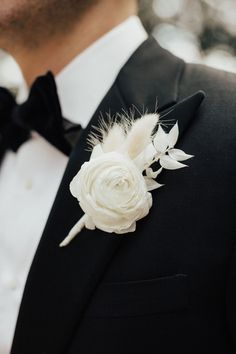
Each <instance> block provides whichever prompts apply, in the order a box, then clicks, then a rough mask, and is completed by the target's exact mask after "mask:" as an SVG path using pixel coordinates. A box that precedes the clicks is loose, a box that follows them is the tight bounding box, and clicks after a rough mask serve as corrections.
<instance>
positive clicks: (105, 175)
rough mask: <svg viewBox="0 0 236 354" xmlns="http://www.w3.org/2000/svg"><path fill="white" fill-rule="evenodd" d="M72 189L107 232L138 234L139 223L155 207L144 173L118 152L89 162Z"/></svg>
mask: <svg viewBox="0 0 236 354" xmlns="http://www.w3.org/2000/svg"><path fill="white" fill-rule="evenodd" d="M70 190H71V193H72V195H73V196H74V197H76V198H77V199H78V201H79V204H80V206H81V209H82V210H83V211H84V213H85V214H86V215H87V216H88V217H89V218H90V224H91V225H92V224H94V226H95V227H97V228H99V229H100V230H103V231H106V232H115V233H118V234H121V233H126V232H131V231H134V230H135V224H136V221H137V220H139V219H141V218H143V217H144V216H146V215H147V214H148V212H149V209H150V207H151V205H152V197H151V194H150V193H149V192H148V191H147V186H146V183H145V180H144V178H143V176H142V173H141V172H140V171H139V170H138V168H137V167H136V166H135V164H134V163H133V161H132V160H131V159H130V158H129V157H128V156H127V157H126V156H125V155H123V154H121V153H117V152H110V153H106V154H102V155H100V156H99V157H98V158H93V159H90V161H88V162H85V163H84V164H83V166H82V167H81V169H80V171H79V172H78V174H77V175H76V176H75V177H74V179H73V180H72V182H71V184H70Z"/></svg>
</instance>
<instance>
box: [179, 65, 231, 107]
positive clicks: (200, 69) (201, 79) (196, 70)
mask: <svg viewBox="0 0 236 354" xmlns="http://www.w3.org/2000/svg"><path fill="white" fill-rule="evenodd" d="M198 90H203V91H204V92H205V94H206V100H205V101H206V102H205V103H207V105H208V106H211V109H212V110H214V109H219V111H220V112H221V111H223V110H224V107H226V106H227V109H228V111H231V112H232V111H234V110H235V108H236V99H235V98H236V74H234V73H230V72H226V71H223V70H217V69H213V68H210V67H207V66H204V65H199V64H186V65H185V68H184V70H183V73H182V76H181V78H180V82H179V96H180V97H181V96H183V97H184V96H186V95H188V94H191V93H193V92H195V91H198ZM209 108H210V107H209Z"/></svg>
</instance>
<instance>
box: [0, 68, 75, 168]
mask: <svg viewBox="0 0 236 354" xmlns="http://www.w3.org/2000/svg"><path fill="white" fill-rule="evenodd" d="M0 117H1V119H0V161H1V158H2V157H3V155H4V153H5V151H6V150H9V149H10V150H13V151H15V152H16V151H17V149H18V148H19V147H20V145H21V144H22V143H24V142H25V141H26V140H27V139H29V138H30V132H31V131H32V130H34V131H36V132H38V133H39V134H40V135H41V136H43V137H44V138H45V139H46V140H47V141H48V142H50V143H51V144H52V145H54V146H55V147H56V148H58V149H59V150H60V151H62V152H63V153H64V154H66V155H69V154H70V152H71V148H72V146H73V145H74V143H75V141H76V140H77V139H78V134H79V133H80V132H81V126H80V125H79V124H77V125H76V124H72V123H70V122H69V121H67V120H66V119H64V118H63V117H62V113H61V107H60V102H59V99H58V95H57V89H56V84H55V81H54V77H53V75H52V74H51V73H50V72H49V73H48V74H47V75H45V76H41V77H39V78H37V79H36V81H35V82H34V84H33V85H32V87H31V90H30V93H29V98H28V100H27V101H26V102H24V103H23V104H20V105H19V104H17V103H16V102H15V99H14V97H13V95H12V94H11V93H10V92H9V91H8V90H6V89H4V88H0Z"/></svg>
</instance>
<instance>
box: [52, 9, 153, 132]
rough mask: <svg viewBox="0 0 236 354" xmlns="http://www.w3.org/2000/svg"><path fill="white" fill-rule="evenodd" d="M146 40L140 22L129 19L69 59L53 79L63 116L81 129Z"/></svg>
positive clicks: (133, 17)
mask: <svg viewBox="0 0 236 354" xmlns="http://www.w3.org/2000/svg"><path fill="white" fill-rule="evenodd" d="M146 39H147V33H146V31H145V30H144V28H143V26H142V24H141V21H140V19H139V18H138V17H137V16H131V17H129V18H128V19H127V20H125V21H124V22H122V23H121V24H120V25H118V26H117V27H115V28H113V29H112V30H111V31H110V32H108V33H106V34H105V35H104V36H102V37H101V38H100V39H98V40H97V41H96V42H94V43H93V44H92V45H91V46H90V47H88V48H87V49H86V50H84V51H83V52H82V53H81V54H79V55H78V56H77V57H76V58H75V59H73V60H72V61H71V62H70V64H69V65H67V66H66V67H65V68H64V69H63V70H62V71H61V72H60V73H59V74H58V75H57V77H56V83H57V88H58V95H59V99H60V102H61V108H62V113H63V116H64V117H65V118H67V119H68V120H70V121H71V122H73V123H80V124H81V125H82V127H85V126H86V125H87V123H88V122H89V120H90V119H91V117H92V115H93V114H94V112H95V111H96V108H97V107H98V105H99V103H100V102H101V101H102V99H103V98H104V96H105V95H106V93H107V91H108V90H109V89H110V87H111V86H112V84H113V82H114V81H115V79H116V76H117V75H118V73H119V71H120V69H121V68H122V67H123V65H124V64H125V62H126V61H127V60H128V59H129V57H130V56H131V55H132V54H133V52H134V51H135V50H136V49H137V48H138V47H139V46H140V45H141V43H142V42H144V41H145V40H146Z"/></svg>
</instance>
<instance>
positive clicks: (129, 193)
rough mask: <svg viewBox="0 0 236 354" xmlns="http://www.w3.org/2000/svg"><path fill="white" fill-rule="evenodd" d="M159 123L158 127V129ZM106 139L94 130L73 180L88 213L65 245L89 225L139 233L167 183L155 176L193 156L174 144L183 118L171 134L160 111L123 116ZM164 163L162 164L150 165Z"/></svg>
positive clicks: (106, 131)
mask: <svg viewBox="0 0 236 354" xmlns="http://www.w3.org/2000/svg"><path fill="white" fill-rule="evenodd" d="M157 127H158V129H157ZM100 134H102V135H101V136H102V138H100V139H99V138H98V137H96V136H94V135H93V139H92V141H93V147H92V153H91V157H90V160H89V161H86V162H85V163H84V164H83V165H82V166H81V168H80V170H79V172H78V173H77V174H76V176H75V177H74V178H73V180H72V181H71V183H70V191H71V194H72V195H73V196H74V197H75V198H77V200H78V202H79V205H80V207H81V209H82V210H83V212H84V215H83V216H82V217H81V219H80V220H79V221H78V222H77V223H76V224H75V225H74V227H73V228H72V229H71V231H70V232H69V234H68V236H67V237H66V238H65V239H64V240H63V241H62V243H61V244H60V246H61V247H62V246H66V245H67V244H68V243H69V242H70V241H71V240H72V239H73V238H74V237H75V236H76V235H77V234H78V233H79V232H80V231H81V230H82V229H83V228H84V227H86V228H87V229H90V230H94V229H95V228H98V229H100V230H103V231H105V232H108V233H111V232H113V233H116V234H125V233H128V232H134V231H135V229H136V222H137V221H138V220H140V219H142V218H144V217H145V216H146V215H147V214H148V213H149V210H150V208H151V207H152V194H151V193H150V192H151V191H153V190H155V189H157V188H159V187H161V186H162V185H161V184H159V183H158V182H157V181H156V178H157V176H158V175H159V174H160V173H161V172H162V170H163V169H167V170H174V169H179V168H182V167H185V166H186V165H185V164H183V163H182V162H181V161H184V160H187V159H189V158H191V157H192V155H188V154H186V153H185V152H184V151H182V150H179V149H175V148H174V146H175V144H176V142H177V140H178V136H179V129H178V122H176V124H175V125H174V126H173V127H172V128H171V129H170V131H169V132H168V133H166V132H165V131H164V130H163V128H162V125H161V123H160V122H159V115H158V114H147V115H144V116H142V117H141V118H139V119H136V120H128V119H126V118H123V119H122V120H121V121H120V122H114V123H113V124H110V126H109V128H108V127H106V128H102V129H101V132H100ZM155 162H159V165H160V166H159V168H158V169H157V170H156V171H154V170H153V168H152V167H151V166H152V165H153V164H154V163H155Z"/></svg>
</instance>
